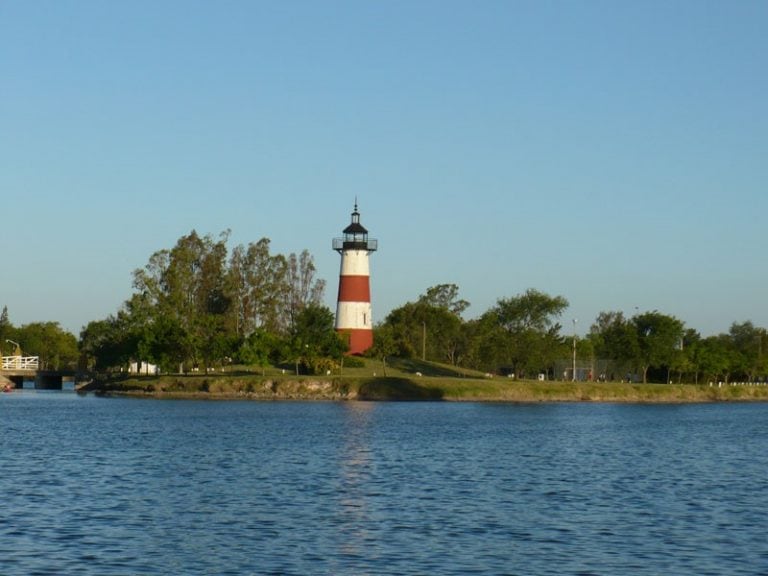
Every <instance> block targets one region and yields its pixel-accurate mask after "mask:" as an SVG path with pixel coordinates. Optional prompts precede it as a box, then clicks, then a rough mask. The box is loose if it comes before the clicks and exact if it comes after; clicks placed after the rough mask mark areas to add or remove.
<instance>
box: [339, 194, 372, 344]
mask: <svg viewBox="0 0 768 576" xmlns="http://www.w3.org/2000/svg"><path fill="white" fill-rule="evenodd" d="M343 233H344V236H343V237H342V238H334V239H333V249H334V250H336V251H337V252H338V253H339V254H341V273H340V275H339V298H338V300H337V303H336V331H337V332H339V333H341V334H344V335H346V337H347V338H349V354H362V353H363V352H365V351H366V350H368V348H370V347H371V346H373V318H372V317H371V285H370V269H369V266H368V255H369V254H370V253H371V252H375V251H376V248H377V244H378V243H377V242H376V240H371V239H369V238H368V230H366V229H365V228H364V227H363V225H362V224H360V213H359V212H358V211H357V200H355V210H354V212H352V223H351V224H350V225H349V226H347V227H346V228H344V232H343Z"/></svg>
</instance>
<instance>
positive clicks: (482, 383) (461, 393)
mask: <svg viewBox="0 0 768 576" xmlns="http://www.w3.org/2000/svg"><path fill="white" fill-rule="evenodd" d="M419 374H421V375H419ZM87 390H91V391H94V392H97V393H104V394H120V395H132V396H149V397H160V398H210V399H228V398H243V399H254V400H288V399H297V400H298V399H301V400H447V401H494V402H636V403H642V402H649V403H651V402H652V403H658V402H716V401H766V400H768V386H760V387H749V386H723V387H722V388H718V387H716V386H714V387H710V386H709V385H703V386H702V385H700V386H695V385H679V384H675V385H666V384H627V383H618V382H608V383H597V382H554V381H546V382H540V381H534V380H512V379H509V378H504V377H498V376H497V377H494V378H487V377H485V375H484V374H481V373H479V372H473V371H468V370H463V369H458V368H454V367H452V366H448V365H444V364H437V363H433V362H421V361H419V360H413V359H408V360H405V359H395V360H393V361H392V362H391V364H389V365H388V366H387V369H386V376H385V375H384V369H383V366H382V364H381V362H379V361H372V360H366V361H365V363H364V365H363V366H361V367H354V368H352V367H349V368H344V369H343V370H341V371H335V372H334V373H332V374H330V375H322V376H318V375H315V376H296V375H294V374H293V373H291V371H290V370H288V369H286V370H285V372H284V371H283V370H282V369H280V368H274V367H271V368H268V369H267V370H266V371H265V375H263V376H262V374H261V371H260V370H259V371H256V372H252V371H247V370H243V369H242V368H238V367H233V368H232V369H230V370H227V371H225V372H211V373H209V374H194V375H184V376H182V375H163V376H154V377H150V376H146V377H133V378H119V379H113V380H109V381H103V382H96V383H94V384H92V385H91V386H89V387H88V388H87V389H86V391H87Z"/></svg>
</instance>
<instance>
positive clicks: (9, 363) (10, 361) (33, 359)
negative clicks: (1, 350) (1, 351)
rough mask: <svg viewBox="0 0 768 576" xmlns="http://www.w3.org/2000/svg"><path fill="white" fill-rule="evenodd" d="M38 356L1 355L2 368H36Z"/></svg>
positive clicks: (38, 361)
mask: <svg viewBox="0 0 768 576" xmlns="http://www.w3.org/2000/svg"><path fill="white" fill-rule="evenodd" d="M39 367H40V357H39V356H3V370H37V369H38V368H39Z"/></svg>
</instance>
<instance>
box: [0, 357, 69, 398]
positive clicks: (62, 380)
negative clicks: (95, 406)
mask: <svg viewBox="0 0 768 576" xmlns="http://www.w3.org/2000/svg"><path fill="white" fill-rule="evenodd" d="M5 386H8V387H10V388H17V389H22V388H23V389H33V390H74V389H75V372H74V370H40V358H39V357H38V356H3V357H2V363H1V364H0V388H1V387H5Z"/></svg>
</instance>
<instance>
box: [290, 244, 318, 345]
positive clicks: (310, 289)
mask: <svg viewBox="0 0 768 576" xmlns="http://www.w3.org/2000/svg"><path fill="white" fill-rule="evenodd" d="M315 272H316V270H315V262H314V259H313V258H312V256H310V254H309V252H308V251H306V250H304V251H302V252H301V254H300V255H299V256H296V254H291V255H290V256H288V262H287V273H286V282H285V289H284V291H283V295H284V299H283V313H284V319H285V322H286V324H285V326H286V327H287V329H288V330H289V331H292V330H293V329H294V327H295V325H296V322H297V319H298V315H299V314H300V313H301V311H302V310H303V309H304V308H306V307H307V306H310V305H318V304H319V303H320V302H321V300H322V299H323V292H325V280H319V279H318V280H316V279H315Z"/></svg>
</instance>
